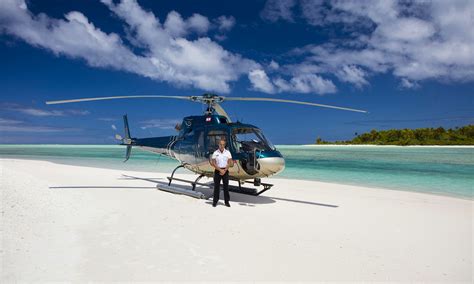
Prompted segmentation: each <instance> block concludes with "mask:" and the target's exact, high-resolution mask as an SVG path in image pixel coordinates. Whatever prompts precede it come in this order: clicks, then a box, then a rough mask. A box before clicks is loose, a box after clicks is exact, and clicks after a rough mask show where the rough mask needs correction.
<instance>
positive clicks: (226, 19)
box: [215, 16, 235, 32]
mask: <svg viewBox="0 0 474 284" xmlns="http://www.w3.org/2000/svg"><path fill="white" fill-rule="evenodd" d="M215 22H216V24H217V27H218V29H219V31H222V32H227V31H230V30H231V29H232V28H233V27H234V25H235V18H234V17H233V16H220V17H218V18H217V19H216V20H215Z"/></svg>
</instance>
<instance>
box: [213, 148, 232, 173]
mask: <svg viewBox="0 0 474 284" xmlns="http://www.w3.org/2000/svg"><path fill="white" fill-rule="evenodd" d="M212 159H215V160H216V163H217V166H218V167H219V168H225V167H227V161H228V160H229V159H232V154H231V153H230V151H229V150H227V149H224V152H221V151H220V150H219V149H217V150H216V151H214V153H213V154H212Z"/></svg>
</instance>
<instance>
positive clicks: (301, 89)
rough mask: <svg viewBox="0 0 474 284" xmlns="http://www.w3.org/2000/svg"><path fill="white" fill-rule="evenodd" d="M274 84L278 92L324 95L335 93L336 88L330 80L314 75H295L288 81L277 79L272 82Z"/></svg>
mask: <svg viewBox="0 0 474 284" xmlns="http://www.w3.org/2000/svg"><path fill="white" fill-rule="evenodd" d="M274 83H275V86H276V87H277V88H278V90H279V92H296V93H305V94H307V93H316V94H321V95H324V94H330V93H335V92H336V91H337V88H336V86H335V85H334V83H333V82H332V81H331V80H329V79H324V78H322V77H321V76H319V75H315V74H303V75H297V76H294V77H293V78H291V79H290V80H289V81H286V80H284V79H282V78H277V79H275V80H274Z"/></svg>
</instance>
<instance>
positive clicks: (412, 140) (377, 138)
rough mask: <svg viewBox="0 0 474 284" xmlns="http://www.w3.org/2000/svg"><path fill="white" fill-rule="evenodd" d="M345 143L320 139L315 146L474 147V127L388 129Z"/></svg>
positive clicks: (373, 131) (371, 132) (358, 135)
mask: <svg viewBox="0 0 474 284" xmlns="http://www.w3.org/2000/svg"><path fill="white" fill-rule="evenodd" d="M355 136H356V137H355V138H354V139H352V140H347V141H335V142H328V141H323V140H322V139H321V138H319V137H318V138H317V139H316V144H338V145H339V144H342V145H347V144H373V145H401V146H406V145H474V125H466V126H463V127H456V128H454V129H451V128H450V129H444V128H443V127H438V128H417V129H407V128H405V129H390V130H380V131H377V130H375V129H373V130H372V131H370V132H367V133H363V134H357V133H355Z"/></svg>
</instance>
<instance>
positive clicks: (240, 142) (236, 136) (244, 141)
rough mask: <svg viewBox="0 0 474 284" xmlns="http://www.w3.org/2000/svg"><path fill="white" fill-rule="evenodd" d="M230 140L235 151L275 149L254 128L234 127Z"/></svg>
mask: <svg viewBox="0 0 474 284" xmlns="http://www.w3.org/2000/svg"><path fill="white" fill-rule="evenodd" d="M232 141H233V143H234V148H235V150H236V151H237V152H248V151H253V150H254V149H256V150H260V151H270V150H275V146H273V144H272V143H271V142H270V141H269V140H267V139H266V138H265V136H264V135H263V133H262V132H261V131H260V130H259V129H256V128H247V127H246V128H235V129H233V130H232Z"/></svg>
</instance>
